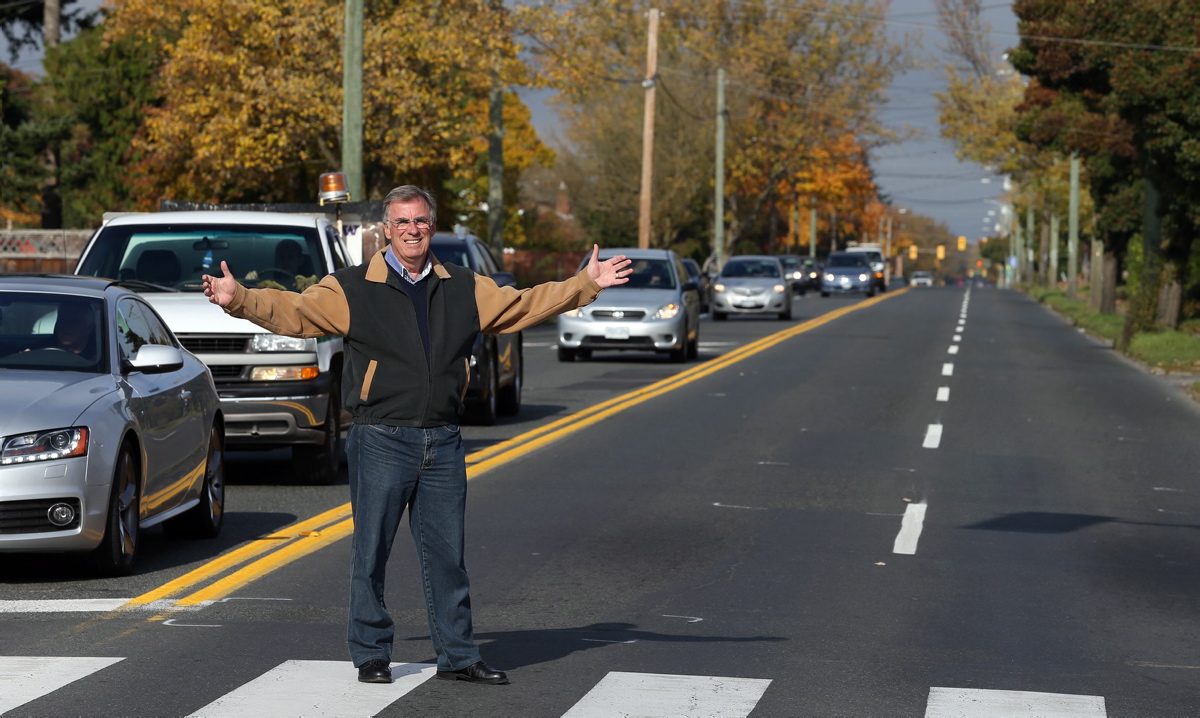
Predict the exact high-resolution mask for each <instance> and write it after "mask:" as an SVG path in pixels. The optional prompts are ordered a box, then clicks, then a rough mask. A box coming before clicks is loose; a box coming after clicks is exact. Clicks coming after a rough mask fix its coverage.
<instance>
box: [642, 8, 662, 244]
mask: <svg viewBox="0 0 1200 718" xmlns="http://www.w3.org/2000/svg"><path fill="white" fill-rule="evenodd" d="M657 75H658V10H656V9H651V10H650V30H649V33H648V34H647V38H646V79H645V80H643V81H642V87H645V88H646V111H645V113H644V116H643V119H644V122H643V124H642V195H641V206H640V207H639V209H638V248H640V249H648V248H649V247H650V194H651V186H652V184H653V182H654V85H655V83H656V79H657Z"/></svg>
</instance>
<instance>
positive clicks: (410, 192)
mask: <svg viewBox="0 0 1200 718" xmlns="http://www.w3.org/2000/svg"><path fill="white" fill-rule="evenodd" d="M415 199H419V200H421V201H422V202H424V203H425V207H426V208H428V210H429V226H430V227H433V229H434V230H436V229H437V200H435V199H434V198H433V193H432V192H430V191H429V190H427V189H421V188H420V187H418V186H416V185H412V184H406V185H402V186H400V187H397V188H396V189H394V190H392V191H391V192H388V194H387V197H384V198H383V216H385V217H387V218H388V219H391V211H392V203H393V202H411V201H413V200H415Z"/></svg>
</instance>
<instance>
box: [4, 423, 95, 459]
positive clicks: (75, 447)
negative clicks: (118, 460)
mask: <svg viewBox="0 0 1200 718" xmlns="http://www.w3.org/2000/svg"><path fill="white" fill-rule="evenodd" d="M87 449H88V430H87V428H86V427H83V426H76V427H72V428H70V429H50V430H49V431H34V432H30V433H28V434H18V435H16V436H6V437H4V438H3V439H0V465H4V466H8V465H9V464H27V463H29V462H32V461H53V460H55V459H66V458H70V457H73V456H84V455H86V454H87Z"/></svg>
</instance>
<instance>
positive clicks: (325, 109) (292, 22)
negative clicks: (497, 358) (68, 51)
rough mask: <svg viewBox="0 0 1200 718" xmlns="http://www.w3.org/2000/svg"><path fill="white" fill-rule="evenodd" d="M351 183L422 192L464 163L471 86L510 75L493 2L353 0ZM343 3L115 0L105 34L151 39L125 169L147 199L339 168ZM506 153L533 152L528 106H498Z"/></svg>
mask: <svg viewBox="0 0 1200 718" xmlns="http://www.w3.org/2000/svg"><path fill="white" fill-rule="evenodd" d="M366 5H367V10H366V13H367V14H366V20H365V23H364V28H365V30H364V43H363V47H364V63H363V64H364V67H363V88H364V110H363V122H364V141H363V155H364V157H363V169H364V179H365V183H366V192H367V195H368V197H367V198H366V199H370V198H379V197H381V196H382V195H383V194H384V193H386V192H387V191H388V190H389V189H391V188H392V187H393V186H395V185H397V184H403V183H413V184H423V185H425V186H429V187H431V188H432V189H434V190H436V191H441V190H442V184H443V183H444V182H445V181H446V180H447V179H450V178H453V177H456V176H462V175H464V174H470V173H471V172H473V171H474V168H475V166H476V163H477V160H478V156H479V154H480V148H481V147H486V144H483V145H481V144H480V140H481V138H483V137H485V136H486V133H487V132H488V113H487V103H486V97H487V94H488V90H489V88H490V86H491V83H492V78H493V76H494V77H495V78H496V79H497V81H498V82H500V84H501V86H510V85H513V84H519V83H521V82H523V81H524V70H523V65H522V64H521V63H520V62H519V61H518V60H517V59H516V47H515V45H514V44H513V43H512V41H511V36H510V34H508V33H507V32H505V28H504V23H505V19H504V15H505V13H503V12H501V11H497V10H496V9H494V8H492V7H489V6H488V5H485V4H483V3H480V2H478V1H470V0H458V1H450V2H435V1H434V0H413V1H400V0H393V1H390V2H372V3H367V4H366ZM343 22H344V6H343V3H341V2H335V1H334V0H177V1H176V2H170V3H164V2H161V1H160V0H122V1H120V2H118V3H116V4H115V6H114V7H113V11H112V15H111V16H110V18H109V19H108V21H107V22H106V23H105V24H106V27H107V28H108V33H109V34H110V36H111V37H116V36H120V35H126V34H136V35H140V36H143V37H146V38H150V39H154V38H161V39H159V40H157V41H158V42H161V43H162V52H163V62H162V68H161V74H160V76H159V80H158V82H159V87H160V95H161V98H162V102H161V106H159V107H156V108H149V109H148V111H147V117H146V122H145V125H144V127H143V131H142V133H141V135H140V137H139V139H138V147H137V149H138V150H139V151H140V152H141V153H142V155H143V156H144V158H145V159H144V160H143V161H142V162H141V163H140V164H139V165H138V166H136V167H135V168H134V171H135V172H136V173H137V174H138V175H139V181H140V183H141V188H142V190H143V195H144V196H145V198H146V204H153V203H154V202H155V201H156V200H157V198H158V197H166V196H170V197H175V198H179V199H192V200H208V201H238V200H240V201H285V200H291V201H296V200H307V201H311V199H312V195H313V194H314V192H315V178H316V176H317V175H318V174H319V173H321V172H326V171H331V170H337V169H340V164H341V159H340V158H341V150H340V143H341V122H342V112H341V108H342V38H343ZM505 115H506V121H507V122H510V123H512V124H511V125H510V126H509V128H508V137H507V141H506V146H505V162H506V165H507V167H508V168H509V169H513V170H515V169H518V168H520V167H521V166H525V165H528V164H529V163H530V162H534V161H538V160H539V159H541V160H544V159H545V157H546V149H545V148H544V147H543V146H542V145H541V143H540V141H539V140H538V138H537V137H536V133H534V132H532V130H531V128H530V127H529V125H528V112H527V111H526V112H524V113H522V112H520V111H519V110H517V109H515V108H508V109H506V113H505Z"/></svg>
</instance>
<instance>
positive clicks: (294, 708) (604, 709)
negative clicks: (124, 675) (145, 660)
mask: <svg viewBox="0 0 1200 718" xmlns="http://www.w3.org/2000/svg"><path fill="white" fill-rule="evenodd" d="M123 660H125V659H124V658H121V657H117V658H111V657H98V658H62V657H49V656H9V657H5V656H0V715H3V714H5V713H7V712H8V711H11V710H14V709H16V708H19V707H21V706H24V705H26V704H27V703H30V702H32V701H34V700H37V699H39V698H42V697H44V696H48V695H49V694H51V693H54V692H55V691H57V690H59V689H61V688H63V687H65V686H67V685H70V684H72V683H75V682H77V681H86V680H88V679H89V677H91V676H92V674H94V673H96V672H98V671H102V670H103V669H105V668H107V667H109V666H112V665H114V664H116V663H119V662H121V661H123ZM436 671H437V669H436V666H434V665H432V664H429V663H394V664H392V677H393V683H392V684H391V685H372V686H369V690H364V686H363V685H362V684H360V683H359V682H358V676H357V674H356V673H355V671H354V670H352V669H351V668H350V667H349V664H348V663H347V662H346V661H303V660H292V661H285V662H283V663H281V664H280V665H278V666H276V667H275V668H273V669H271V670H269V671H267V672H266V673H264V674H262V675H260V676H257V677H254V678H251V679H250V680H249V682H247V683H245V684H243V685H241V686H239V687H238V688H235V689H234V690H232V691H230V692H229V693H226V694H225V695H223V696H221V697H220V698H218V699H216V700H215V701H212V702H211V703H209V704H208V705H206V706H204V707H203V708H200V709H198V710H196V711H194V712H193V713H191V714H190V715H189V717H188V718H233V717H235V716H236V717H237V718H241V717H242V716H254V717H255V718H307V717H309V716H311V717H314V718H315V717H316V716H322V717H324V718H330V717H332V718H369V717H370V716H375V715H378V714H380V713H382V712H384V711H386V710H388V707H389V706H391V705H392V704H394V703H397V702H398V701H399V702H400V704H399V706H398V707H399V708H400V709H402V710H403V707H404V704H403V700H404V697H405V696H406V695H408V694H409V693H412V692H413V691H415V690H417V689H419V688H420V687H421V686H422V685H423V684H424V683H425V682H426V681H428V680H429V679H431V678H433V677H434V676H435V675H436ZM247 678H250V677H249V676H247ZM97 680H103V678H102V677H101V678H98V679H97ZM84 685H85V684H83V683H81V684H80V686H84ZM770 685H771V680H770V679H765V678H733V677H727V676H689V675H670V674H661V673H627V672H615V671H614V672H611V673H609V674H607V675H606V676H604V678H603V679H601V680H600V681H599V682H598V683H597V684H596V685H595V686H593V687H592V688H591V690H589V691H587V692H586V693H585V694H584V695H583V697H582V698H581V699H580V700H579V702H578V703H576V704H575V705H574V706H572V707H571V708H570V709H569V710H568V711H567V712H566V713H564V714H563V716H562V718H618V717H621V716H673V717H675V718H747V717H748V716H750V715H751V713H752V712H753V711H754V709H755V707H756V706H757V705H758V703H759V701H760V700H761V699H762V697H763V695H764V694H765V693H766V691H767V688H768V687H769V686H770ZM392 710H395V709H394V708H393V709H392ZM1107 716H1108V713H1107V710H1106V708H1105V703H1104V697H1103V696H1090V695H1075V694H1066V693H1036V692H1030V691H1010V690H985V689H979V688H946V687H933V688H930V689H929V698H928V702H927V703H926V709H925V714H924V718H1107Z"/></svg>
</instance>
